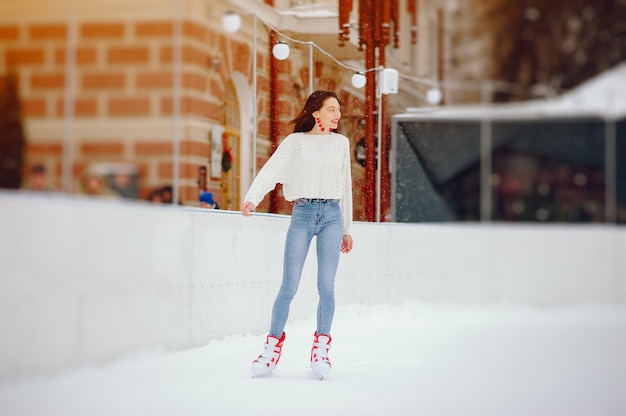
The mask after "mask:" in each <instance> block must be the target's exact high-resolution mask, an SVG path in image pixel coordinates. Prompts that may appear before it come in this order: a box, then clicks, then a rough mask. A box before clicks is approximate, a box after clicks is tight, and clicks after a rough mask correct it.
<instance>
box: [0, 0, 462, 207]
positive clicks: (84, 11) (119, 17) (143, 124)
mask: <svg viewBox="0 0 626 416" xmlns="http://www.w3.org/2000/svg"><path fill="white" fill-rule="evenodd" d="M266 3H273V4H272V5H268V4H266ZM354 3H355V7H354V10H353V12H352V15H353V18H351V21H355V22H357V21H358V15H357V14H356V11H357V6H356V4H357V3H358V2H356V1H355V2H354ZM448 3H450V2H448V1H442V0H419V1H418V0H401V1H399V6H398V7H399V9H400V36H399V37H400V42H399V47H398V48H397V49H393V48H391V47H389V48H388V49H389V52H388V63H389V65H388V66H389V67H395V68H398V70H399V71H400V72H401V73H404V74H408V75H410V76H413V77H426V78H436V77H438V76H443V75H442V74H444V73H445V72H450V71H453V68H450V67H451V63H452V62H453V60H451V58H450V55H451V54H450V50H452V48H444V45H449V42H450V41H449V37H448V36H447V35H446V34H445V33H444V32H442V31H443V30H444V26H443V21H444V20H443V19H444V18H447V19H448V20H450V21H454V20H453V19H454V18H455V16H456V17H458V16H459V15H460V12H459V10H457V9H450V8H448V7H444V6H446V5H447V4H448ZM337 4H338V2H330V3H329V2H324V3H321V2H316V1H300V2H293V1H286V0H283V1H279V0H276V1H273V2H264V1H253V0H231V1H224V2H221V1H208V0H180V1H178V2H176V1H174V2H173V1H171V0H150V1H147V0H138V1H132V2H131V1H122V0H107V1H104V0H80V1H78V0H46V1H43V0H20V1H19V2H3V3H2V4H1V5H0V77H1V78H2V79H4V78H5V77H7V76H8V75H9V74H14V75H16V76H17V80H18V87H19V88H18V94H19V97H20V101H21V111H22V121H23V125H24V131H25V136H26V147H25V152H24V155H25V165H24V170H26V169H27V168H28V167H29V166H32V165H33V164H35V163H41V164H44V165H45V166H46V168H47V170H48V172H49V173H50V177H51V180H52V182H53V183H54V184H55V185H57V187H59V188H62V189H64V190H65V191H67V192H75V193H80V192H84V189H83V185H84V184H83V182H82V181H83V179H84V175H85V173H86V172H90V169H91V168H92V167H93V166H102V164H105V165H111V164H113V165H112V166H114V167H115V166H119V165H120V164H123V165H124V166H131V167H133V168H134V169H136V172H137V176H136V179H137V181H138V182H137V197H138V198H145V197H146V195H147V194H148V193H149V192H150V191H151V190H153V189H155V188H158V187H161V186H165V185H172V184H178V188H177V193H178V197H179V200H180V201H181V202H182V203H183V204H185V205H192V206H195V205H197V196H198V192H199V191H200V190H202V189H206V190H210V191H212V192H214V194H215V196H216V200H217V201H218V203H219V204H220V205H221V207H222V208H224V209H239V206H240V202H241V198H242V195H243V193H245V191H246V189H247V187H248V185H249V183H250V182H251V180H252V178H253V176H254V174H255V172H256V170H257V169H258V168H260V166H262V164H263V162H264V161H265V160H266V159H267V157H268V155H269V154H271V152H272V147H273V146H275V145H276V144H277V143H276V138H278V140H280V139H282V137H284V136H285V135H286V134H287V133H289V132H290V126H288V120H289V119H290V118H291V117H293V115H294V114H295V113H296V111H297V110H298V109H299V108H300V107H301V105H302V104H303V102H304V100H305V99H306V97H307V96H308V92H309V90H310V85H309V84H310V81H311V80H312V81H313V85H312V88H313V89H319V88H326V89H334V90H336V91H337V92H338V93H339V95H340V98H341V101H342V104H343V120H342V125H341V132H342V133H343V134H346V135H347V136H348V137H349V138H350V139H351V140H352V141H353V146H356V143H357V142H358V141H359V139H361V138H362V137H363V134H364V133H363V119H364V118H365V117H366V116H367V115H366V114H364V107H363V102H364V93H363V91H362V90H359V89H357V88H355V87H353V86H352V85H351V83H350V78H351V76H352V75H353V71H351V70H349V69H346V67H345V65H342V63H347V64H348V65H351V66H352V67H357V68H358V67H362V65H363V52H362V51H359V49H358V46H357V42H356V39H355V38H356V37H357V35H356V31H355V29H354V28H352V31H353V32H354V33H355V35H354V36H353V37H352V39H351V41H350V42H348V44H347V45H346V46H344V47H339V46H338V42H337V32H338V27H337ZM229 10H236V11H238V12H239V13H240V15H241V18H242V21H243V24H242V28H241V29H240V30H238V31H237V32H235V33H229V32H227V31H225V30H224V28H223V27H222V17H223V16H224V14H225V13H226V12H227V11H229ZM448 15H449V16H448ZM255 20H256V26H257V30H256V39H255V38H254V34H255V33H254V32H253V28H254V25H255ZM273 28H274V29H277V30H278V31H279V32H278V33H276V32H273V31H272V29H273ZM284 34H286V35H287V36H289V37H291V38H292V39H293V40H299V41H301V43H297V42H295V43H294V42H289V43H290V48H291V53H290V56H289V59H287V60H283V61H278V60H276V59H274V58H272V56H271V46H272V44H273V43H274V42H276V41H280V40H285V38H284V37H283V36H282V35H284ZM309 41H312V42H314V43H315V45H316V46H318V47H319V48H321V49H322V50H323V51H324V52H326V53H323V52H322V51H321V50H320V49H318V48H313V47H311V46H309V45H307V44H306V42H309ZM254 47H256V50H257V65H256V71H254V62H253V61H254V60H253V57H254V55H253V50H254ZM452 73H453V72H452ZM255 74H256V81H257V92H256V97H255V96H253V92H252V84H253V82H252V81H253V77H254V76H255ZM401 82H403V81H402V80H401ZM426 87H427V85H419V83H413V82H412V81H411V80H410V79H408V80H406V83H404V84H403V85H402V87H401V88H400V92H399V94H398V95H397V96H394V97H391V96H390V97H389V101H388V104H389V114H392V113H393V112H395V111H403V110H404V109H405V108H406V107H407V106H418V105H423V103H424V91H425V88H426ZM254 103H256V105H257V107H256V108H257V115H256V117H257V131H256V133H257V139H256V141H253V140H252V137H253V136H252V135H253V128H252V122H253V108H254V106H253V104H254ZM224 162H229V163H224ZM353 162H354V163H353V178H354V179H353V180H354V190H355V193H354V198H355V219H363V218H364V199H365V192H364V191H363V188H364V186H365V184H364V179H363V178H364V172H363V167H362V166H361V165H360V164H359V163H358V162H357V161H356V158H355V160H354V161H353ZM383 186H385V185H383ZM277 201H279V202H278V204H279V205H278V207H274V208H273V210H276V211H278V212H287V210H288V207H287V206H286V204H284V203H283V202H282V198H278V199H277ZM259 209H260V210H268V209H270V207H269V205H268V199H267V198H266V199H265V200H264V202H263V203H262V205H261V206H260V207H259Z"/></svg>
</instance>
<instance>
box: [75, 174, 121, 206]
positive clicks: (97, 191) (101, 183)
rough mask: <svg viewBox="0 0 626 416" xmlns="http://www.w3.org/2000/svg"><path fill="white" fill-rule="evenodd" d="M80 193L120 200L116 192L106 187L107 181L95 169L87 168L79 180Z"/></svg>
mask: <svg viewBox="0 0 626 416" xmlns="http://www.w3.org/2000/svg"><path fill="white" fill-rule="evenodd" d="M81 185H82V189H81V191H82V193H83V194H86V195H91V196H100V197H106V198H113V199H116V198H121V195H120V194H119V193H118V192H115V191H114V190H113V189H111V188H110V187H109V186H108V185H107V181H106V179H105V177H104V175H103V173H102V172H99V171H98V169H96V168H87V169H86V170H85V171H84V172H83V175H82V178H81Z"/></svg>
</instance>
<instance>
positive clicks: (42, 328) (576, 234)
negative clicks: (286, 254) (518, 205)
mask: <svg viewBox="0 0 626 416" xmlns="http://www.w3.org/2000/svg"><path fill="white" fill-rule="evenodd" d="M288 223H289V218H288V217H287V216H281V215H269V214H255V215H254V216H253V217H251V218H244V217H243V216H242V215H241V213H239V212H232V211H212V210H204V209H199V208H189V207H175V206H161V205H152V204H149V203H144V202H140V201H104V200H90V199H86V198H82V197H75V196H63V195H41V194H38V195H37V194H24V193H13V192H0V381H2V380H13V379H17V378H20V377H23V376H28V375H33V374H42V373H49V372H53V371H59V370H63V369H67V368H70V367H74V366H78V365H83V364H87V363H98V362H103V361H107V360H112V359H115V358H118V357H120V356H122V355H124V354H127V353H130V352H132V351H142V350H149V349H187V348H192V347H197V346H201V345H205V344H206V343H207V342H209V341H210V340H213V339H221V338H223V337H224V336H227V335H229V334H237V333H243V334H247V333H250V334H262V333H265V332H266V331H267V329H268V326H269V318H270V312H271V306H272V302H273V300H274V296H275V294H276V291H277V290H278V287H279V285H280V280H281V277H282V257H283V243H284V236H285V233H286V231H287V227H288ZM352 235H353V238H354V249H353V251H352V252H351V253H350V254H347V255H342V257H341V262H340V265H339V271H338V274H337V281H336V298H337V303H338V305H345V304H354V303H359V304H381V303H399V302H402V301H403V300H407V299H414V300H419V301H425V302H446V303H455V304H471V303H474V304H475V303H514V304H533V305H543V306H559V305H568V304H581V303H593V304H613V305H616V304H618V305H621V306H626V255H625V254H626V228H624V227H617V226H611V225H578V226H565V225H521V224H516V225H510V224H507V225H505V224H390V223H383V224H374V223H360V222H357V223H355V224H354V226H353V233H352ZM314 245H315V240H314V241H313V245H312V248H311V251H310V253H309V258H308V259H307V263H306V266H305V271H304V274H303V279H302V282H301V284H300V289H299V292H298V295H297V296H296V298H295V299H294V302H293V304H292V309H291V315H290V320H293V319H298V318H305V317H309V316H311V315H312V314H314V313H315V309H316V307H317V290H316V287H315V281H316V259H315V250H314ZM311 331H312V332H313V331H314V328H311Z"/></svg>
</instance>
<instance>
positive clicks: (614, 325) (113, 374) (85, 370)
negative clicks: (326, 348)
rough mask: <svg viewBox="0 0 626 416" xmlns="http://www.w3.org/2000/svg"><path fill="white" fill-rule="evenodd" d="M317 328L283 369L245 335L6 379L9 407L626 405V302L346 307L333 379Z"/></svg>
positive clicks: (104, 410) (256, 338)
mask: <svg viewBox="0 0 626 416" xmlns="http://www.w3.org/2000/svg"><path fill="white" fill-rule="evenodd" d="M296 301H297V298H296V300H294V302H296ZM314 330H315V325H314V318H313V317H311V318H309V319H307V320H300V321H296V322H289V323H288V325H287V328H286V333H287V339H286V341H285V346H284V348H283V357H282V360H281V362H280V364H279V366H278V368H277V369H276V371H275V372H274V374H273V375H272V376H270V377H266V378H261V379H259V378H257V379H253V378H252V377H251V374H250V363H251V361H252V360H253V359H254V358H256V356H257V355H258V354H259V353H260V352H261V349H262V344H263V342H264V339H265V337H264V336H263V335H250V334H244V335H242V334H239V335H233V336H230V337H228V338H226V339H224V340H220V341H215V342H211V343H210V344H209V345H207V346H204V347H201V348H197V349H192V350H187V351H179V352H161V351H151V352H145V353H140V354H133V355H129V356H126V357H123V358H121V359H120V360H116V361H114V362H110V363H102V364H100V365H98V366H89V367H82V368H78V369H73V370H68V371H66V372H63V373H59V374H54V375H45V376H40V377H35V378H29V379H24V380H21V381H18V382H11V383H4V384H0V414H1V415H3V416H18V415H46V416H53V415H64V416H74V415H81V416H96V415H107V416H126V415H128V416H131V415H132V416H139V415H151V416H155V415H168V416H169V415H171V416H173V415H189V416H191V415H203V416H206V415H272V416H278V415H317V416H319V415H325V416H327V415H376V416H381V415H424V416H437V415H459V416H471V415H476V416H510V415H519V416H539V415H545V416H556V415H564V416H576V415H580V416H602V415H614V416H623V415H626V308H624V307H618V306H615V307H612V306H596V305H588V306H587V305H577V306H562V307H558V308H547V307H519V306H471V305H468V306H459V305H441V304H437V305H435V304H424V303H417V302H406V303H403V304H401V305H380V306H360V305H355V306H346V307H339V308H337V311H336V314H335V322H334V327H333V334H332V335H333V343H332V344H333V349H332V350H331V352H330V358H331V361H332V363H333V370H332V372H331V373H330V374H329V375H328V376H327V377H326V378H325V379H324V380H322V381H319V380H316V379H315V378H313V376H312V375H311V371H310V369H309V363H308V360H309V352H310V346H311V342H312V336H313V331H314Z"/></svg>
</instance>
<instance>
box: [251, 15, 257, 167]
mask: <svg viewBox="0 0 626 416" xmlns="http://www.w3.org/2000/svg"><path fill="white" fill-rule="evenodd" d="M256 30H257V17H256V14H255V15H254V19H253V21H252V36H253V39H252V179H254V178H255V177H256V136H257V128H258V127H257V119H258V115H257V114H258V111H257V97H256V94H257V93H256V88H257V84H256V83H257V80H256V79H257V50H256V36H257V34H256Z"/></svg>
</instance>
